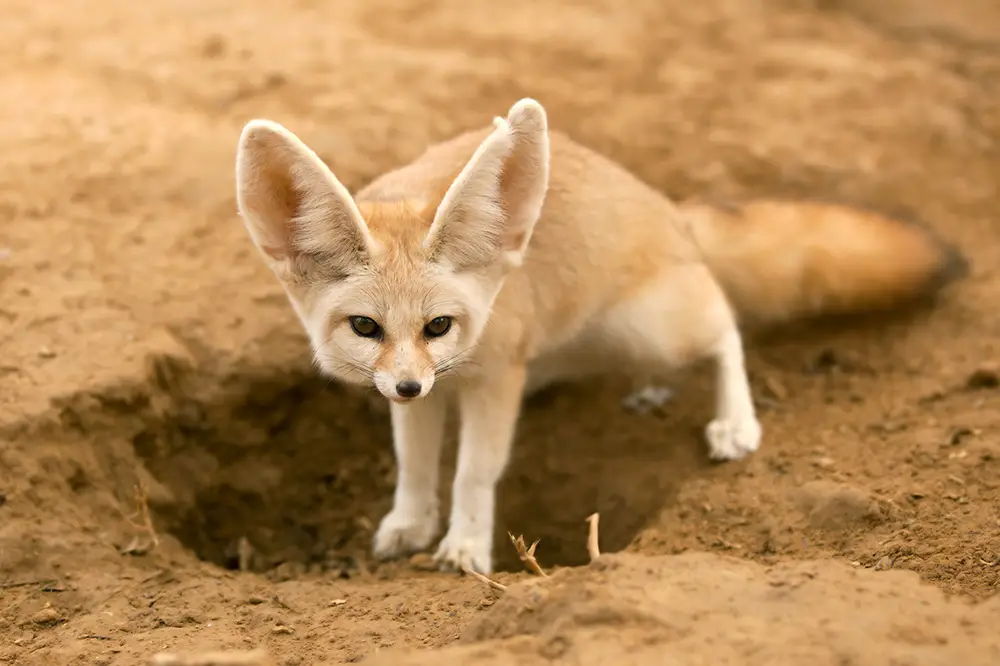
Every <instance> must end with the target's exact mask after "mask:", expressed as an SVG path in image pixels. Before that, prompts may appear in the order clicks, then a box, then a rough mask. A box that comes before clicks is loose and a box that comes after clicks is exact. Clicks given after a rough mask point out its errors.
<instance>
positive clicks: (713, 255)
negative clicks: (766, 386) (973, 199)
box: [681, 199, 968, 325]
mask: <svg viewBox="0 0 1000 666" xmlns="http://www.w3.org/2000/svg"><path fill="white" fill-rule="evenodd" d="M681 208H682V210H683V211H684V213H685V217H686V219H687V220H688V221H689V224H690V225H691V232H692V234H693V236H694V238H695V240H696V241H697V243H698V244H699V246H700V247H701V250H702V252H703V254H704V257H705V261H706V262H707V263H708V265H709V266H710V268H711V269H712V271H713V272H714V273H715V275H716V278H717V279H718V280H719V282H720V283H721V285H722V287H723V289H724V290H725V291H726V294H727V296H728V297H729V299H730V301H731V302H732V304H733V307H734V308H735V309H736V311H737V312H738V314H739V316H740V318H741V320H742V322H743V323H744V324H748V325H771V324H777V323H781V322H787V321H791V320H797V319H806V318H812V317H818V316H827V315H844V314H860V313H865V312H873V311H885V310H889V309H893V308H897V307H899V306H902V305H904V304H907V303H912V302H915V301H917V300H920V299H923V298H927V297H929V296H932V295H934V294H935V293H936V292H937V291H938V290H940V289H941V288H942V287H944V286H945V285H947V284H948V283H950V282H952V281H953V280H956V279H958V278H961V277H963V276H965V275H966V273H967V272H968V263H967V262H966V260H965V258H964V257H963V256H962V254H961V253H960V252H959V251H958V250H957V249H956V248H954V247H952V246H951V245H949V244H947V243H945V242H944V241H942V240H941V239H940V238H938V237H937V236H936V235H935V234H934V233H933V232H932V231H930V230H929V229H926V228H924V227H922V226H920V225H918V224H916V223H912V222H904V221H901V220H897V219H893V218H891V217H887V216H885V215H881V214H879V213H875V212H871V211H867V210H861V209H857V208H852V207H850V206H845V205H839V204H830V203H820V202H809V201H794V200H788V201H785V200H778V199H759V200H753V201H749V202H747V203H744V204H741V205H739V206H716V205H711V204H706V203H698V202H692V203H686V204H683V205H682V206H681Z"/></svg>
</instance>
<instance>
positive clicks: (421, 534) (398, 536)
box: [372, 509, 438, 560]
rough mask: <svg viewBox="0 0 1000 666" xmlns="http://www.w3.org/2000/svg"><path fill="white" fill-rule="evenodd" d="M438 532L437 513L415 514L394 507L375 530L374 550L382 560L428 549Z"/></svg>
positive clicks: (376, 555)
mask: <svg viewBox="0 0 1000 666" xmlns="http://www.w3.org/2000/svg"><path fill="white" fill-rule="evenodd" d="M437 532H438V519H437V515H436V513H434V512H433V511H431V512H428V513H427V514H426V515H414V514H412V513H409V512H403V511H397V510H395V509H393V510H392V511H390V512H389V514H388V515H387V516H386V517H385V518H383V519H382V522H381V523H380V524H379V526H378V530H377V531H376V532H375V539H374V543H373V546H372V551H373V553H374V554H375V557H377V558H378V559H380V560H388V559H392V558H396V557H400V556H403V555H409V554H411V553H416V552H419V551H422V550H426V549H427V547H428V546H430V545H431V542H432V541H433V540H434V537H436V536H437Z"/></svg>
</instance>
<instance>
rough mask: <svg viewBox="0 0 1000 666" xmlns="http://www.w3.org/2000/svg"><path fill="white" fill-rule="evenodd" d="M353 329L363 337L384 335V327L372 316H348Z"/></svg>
mask: <svg viewBox="0 0 1000 666" xmlns="http://www.w3.org/2000/svg"><path fill="white" fill-rule="evenodd" d="M347 320H348V321H349V322H350V323H351V330H352V331H354V333H355V334H356V335H359V336H361V337H362V338H377V337H379V336H380V335H382V327H381V326H379V325H378V324H377V323H375V320H374V319H372V318H371V317H348V318H347Z"/></svg>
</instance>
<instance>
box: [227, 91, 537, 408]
mask: <svg viewBox="0 0 1000 666" xmlns="http://www.w3.org/2000/svg"><path fill="white" fill-rule="evenodd" d="M548 161H549V144H548V130H547V123H546V118H545V114H544V111H543V110H542V108H541V106H539V105H538V104H537V103H535V102H533V101H531V100H524V101H522V102H519V103H518V104H517V105H515V106H514V107H513V109H512V111H511V113H510V114H508V117H507V118H506V119H500V118H497V119H496V120H495V121H494V129H493V132H492V133H491V134H490V135H489V136H487V137H486V139H485V140H484V141H483V143H482V144H481V145H480V146H479V149H478V150H477V151H476V152H475V153H474V154H473V155H472V156H471V158H470V160H469V162H468V163H467V164H466V165H465V167H464V168H463V169H462V171H461V172H460V173H459V174H458V175H457V176H456V177H455V178H454V180H453V181H452V182H451V183H450V184H449V183H445V185H446V186H447V188H446V189H445V188H441V189H442V190H444V194H443V196H440V197H433V196H431V195H430V193H428V198H430V199H431V202H430V203H427V202H424V201H413V200H399V201H388V202H387V201H378V202H367V201H362V202H360V203H359V202H356V201H355V200H354V199H353V198H352V197H351V195H350V194H349V193H348V192H347V190H346V188H345V187H344V186H343V185H342V184H341V183H340V181H338V180H337V178H336V177H335V176H334V174H333V173H332V172H331V171H330V169H329V168H328V167H327V166H326V165H325V164H324V163H323V162H322V160H320V159H319V157H318V156H317V155H316V154H315V153H314V152H313V151H312V150H310V149H309V148H308V147H307V146H306V145H305V144H304V143H302V141H301V140H299V139H298V138H297V137H296V136H295V135H294V134H292V133H291V132H289V131H288V130H287V129H285V128H283V127H281V126H280V125H278V124H276V123H273V122H270V121H266V120H255V121H251V122H250V123H248V124H247V125H246V127H245V128H244V130H243V133H242V135H241V137H240V143H239V148H238V151H237V168H236V176H237V203H238V206H239V210H240V214H241V216H242V217H243V220H244V223H245V225H246V227H247V230H248V232H249V234H250V237H251V238H252V239H253V241H254V243H255V245H256V246H257V248H258V249H259V250H260V252H261V254H262V256H263V257H264V259H265V261H266V262H267V264H268V265H269V266H270V267H271V269H272V271H273V272H274V273H275V275H276V276H277V277H278V279H279V281H280V282H281V284H282V285H283V287H284V289H285V292H286V294H287V295H288V298H289V301H290V302H291V304H292V306H293V309H294V310H295V312H296V314H297V315H298V316H299V319H300V321H301V322H302V325H303V327H304V328H305V330H306V332H307V334H308V336H309V339H310V342H311V346H312V350H313V355H314V359H315V361H316V364H317V365H318V366H319V368H320V369H321V371H323V372H324V373H326V374H327V375H329V376H331V377H334V378H336V379H339V380H341V381H344V382H347V383H352V384H358V385H364V386H372V387H374V388H376V389H377V390H378V391H379V392H380V393H381V394H382V395H383V396H385V397H386V398H388V399H390V400H393V401H397V402H406V401H409V400H415V399H419V398H421V397H424V396H426V395H427V394H428V393H429V392H430V391H431V390H432V388H433V387H434V385H435V383H436V382H437V381H438V380H439V379H442V378H444V377H447V376H450V375H457V374H460V373H461V372H462V371H463V369H465V368H467V367H468V366H469V365H470V362H471V361H473V360H474V358H473V357H474V355H475V347H476V344H477V342H478V341H479V339H480V337H481V335H482V333H483V330H484V328H485V326H486V324H487V322H488V320H489V314H490V309H491V307H492V304H493V301H494V299H495V298H496V295H497V293H498V292H499V290H500V288H501V287H502V285H503V281H504V278H505V277H506V275H507V274H508V273H509V271H510V270H511V269H513V268H516V267H517V266H519V265H520V263H521V262H522V260H523V256H524V253H525V251H526V250H527V247H528V243H529V241H530V238H531V233H532V231H533V229H534V225H535V222H536V221H537V219H538V217H539V215H540V213H541V208H542V203H543V201H544V196H545V192H546V189H547V187H548ZM435 198H437V199H438V200H437V201H434V199H435Z"/></svg>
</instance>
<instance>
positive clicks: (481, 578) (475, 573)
mask: <svg viewBox="0 0 1000 666" xmlns="http://www.w3.org/2000/svg"><path fill="white" fill-rule="evenodd" d="M462 571H464V572H465V573H467V574H469V575H470V576H472V577H473V578H475V579H476V580H478V581H479V582H480V583H484V584H485V585H486V586H487V587H489V588H491V589H494V590H499V591H501V592H503V591H504V590H506V589H507V586H506V585H504V584H503V583H498V582H496V581H495V580H490V579H489V578H487V577H486V576H484V575H483V574H481V573H479V572H478V571H473V570H472V569H470V568H468V567H462Z"/></svg>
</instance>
